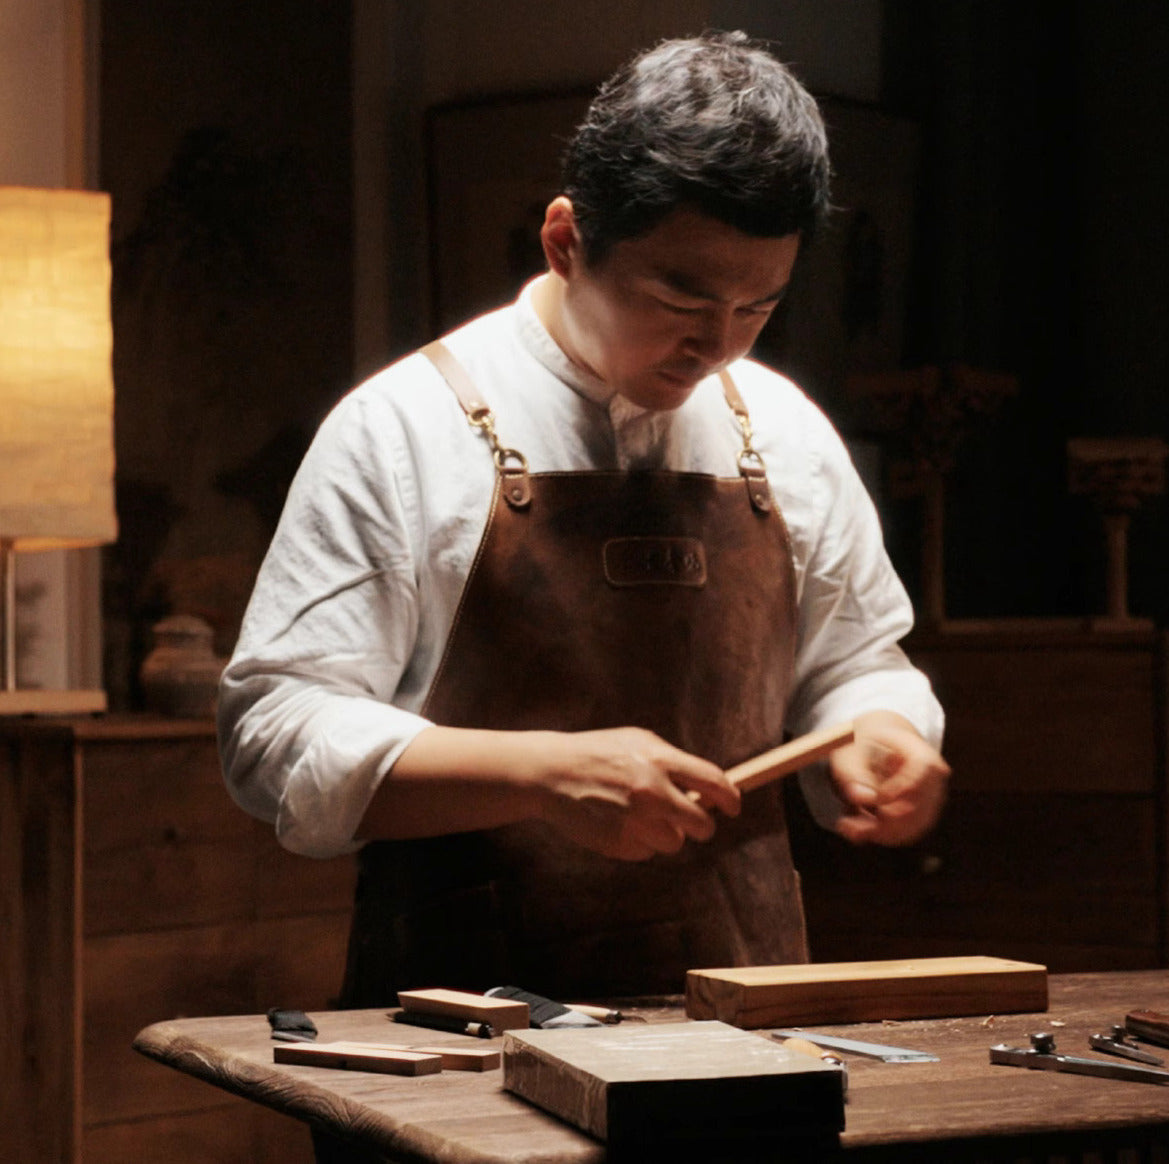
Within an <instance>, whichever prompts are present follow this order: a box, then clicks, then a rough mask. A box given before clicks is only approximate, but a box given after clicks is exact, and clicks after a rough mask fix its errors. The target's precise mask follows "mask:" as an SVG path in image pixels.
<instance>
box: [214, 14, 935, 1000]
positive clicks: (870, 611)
mask: <svg viewBox="0 0 1169 1164" xmlns="http://www.w3.org/2000/svg"><path fill="white" fill-rule="evenodd" d="M828 172H829V171H828V158H827V151H826V145H825V137H824V130H823V126H822V123H821V121H820V117H819V114H818V112H817V110H816V107H815V103H814V102H813V101H812V99H811V98H810V97H809V96H808V94H807V93H806V92H805V91H804V90H803V89H802V88H801V87H800V86H799V84H798V82H796V81H795V79H794V78H793V77H792V76H791V75H790V74H789V73H788V72H787V70H786V69H784V68H783V66H781V65H780V64H779V63H778V62H776V61H775V60H774V59H773V58H772V57H770V56H769V55H768V54H767V53H766V52H764V51H762V50H761V49H758V48H756V47H754V46H752V45H751V44H749V43H748V42H747V40H746V38H745V37H743V36H742V34H729V35H708V36H706V37H704V38H700V39H696V40H684V41H675V42H666V43H664V44H662V45H660V46H658V48H656V49H654V50H651V51H650V52H648V53H646V54H643V55H642V56H640V57H638V58H637V59H635V60H634V61H633V62H631V63H630V64H629V65H628V66H626V67H625V68H624V69H623V70H621V71H620V72H619V73H618V74H617V75H616V76H615V77H614V78H613V79H612V80H611V81H610V82H609V83H608V84H606V86H604V87H603V89H602V90H601V92H600V94H599V95H598V97H597V99H596V101H595V102H594V103H593V105H592V107H591V109H590V111H589V114H588V116H587V118H586V121H585V122H584V124H583V125H582V126H581V127H580V129H579V130H578V132H577V134H576V137H575V139H574V140H573V142H572V144H571V145H570V147H569V149H568V152H567V155H566V160H565V173H564V187H563V193H562V194H561V195H560V196H559V197H557V198H556V199H554V200H553V202H552V203H551V204H550V205H549V207H548V209H547V213H546V215H545V220H544V225H543V229H542V232H541V239H542V243H543V248H544V253H545V256H546V259H547V263H548V271H547V273H546V274H545V275H544V276H542V277H541V278H539V279H537V280H535V281H534V282H533V283H531V284H529V285H528V286H527V287H526V288H525V289H524V291H523V292H522V294H521V296H520V298H519V300H518V301H517V303H516V304H515V305H513V306H510V307H507V308H504V309H502V310H501V311H498V312H494V313H491V314H489V315H486V316H484V317H481V318H480V319H477V320H474V321H472V322H471V323H469V324H467V325H466V326H464V327H463V328H460V329H459V330H458V331H456V332H454V333H452V334H451V335H449V336H447V337H446V338H445V340H444V342H443V343H442V344H440V345H431V346H430V347H428V348H427V349H424V351H423V352H422V353H416V354H414V355H412V356H409V357H408V358H406V359H404V360H402V361H400V362H398V363H396V364H394V365H392V366H391V367H390V368H388V369H386V370H385V371H383V372H382V373H380V374H379V375H377V376H375V377H373V379H372V380H370V381H369V382H367V383H366V384H364V385H363V386H361V387H360V388H358V389H357V390H355V391H354V392H353V393H351V394H350V395H349V396H348V397H347V398H346V399H345V400H343V401H342V402H341V403H340V405H339V406H338V407H337V408H336V409H335V410H334V412H333V413H332V414H331V415H330V416H329V417H328V418H327V419H326V421H325V423H324V424H323V425H322V427H321V430H320V432H319V434H318V436H317V438H316V440H315V441H314V444H313V447H312V448H311V449H310V451H309V453H308V454H307V456H306V458H305V461H304V464H303V466H302V468H301V471H300V473H299V474H298V476H297V479H296V481H295V483H294V485H293V487H292V490H291V491H290V495H289V499H288V503H287V506H286V509H285V512H284V515H283V517H282V519H281V522H280V526H279V528H278V530H277V533H276V536H275V538H274V540H273V544H272V548H271V550H270V552H269V555H268V557H267V559H266V561H265V563H264V566H263V569H262V570H261V573H260V576H259V579H258V581H257V585H256V591H255V594H254V596H253V599H252V602H251V605H250V607H249V610H248V614H247V617H246V619H245V623H244V627H243V631H242V634H241V637H240V641H239V645H238V647H237V650H236V653H235V657H234V658H233V660H232V662H231V664H230V666H229V668H228V670H227V672H226V674H225V677H224V681H223V686H222V691H221V700H220V729H221V740H222V752H223V759H224V766H225V771H226V774H227V779H228V782H229V785H230V787H231V789H232V791H233V794H234V795H235V796H236V798H237V799H238V800H239V802H240V803H241V804H242V805H243V806H244V807H246V808H248V809H249V810H250V811H252V812H254V813H256V814H257V815H259V816H261V817H264V818H266V819H268V820H271V821H273V822H274V823H275V825H276V829H277V832H278V835H279V836H280V839H281V841H282V842H283V843H284V844H285V845H286V846H287V847H289V848H291V849H293V850H294V851H298V852H303V853H306V854H311V855H321V856H325V855H331V854H335V853H339V852H344V851H348V850H351V849H353V848H355V847H357V846H358V845H361V844H362V843H363V842H369V843H366V844H364V847H363V848H362V849H361V855H360V860H361V880H360V884H359V888H358V900H357V907H356V912H355V918H354V929H353V935H352V939H351V943H350V958H349V969H348V973H347V983H346V990H345V1002H346V1003H347V1004H349V1005H366V1006H373V1005H381V1004H387V1003H392V1002H393V1001H394V997H393V996H394V992H395V991H396V990H398V989H404V988H409V987H419V986H434V985H445V986H462V987H467V988H478V989H486V988H488V987H490V986H494V985H500V984H502V983H504V982H513V983H518V984H520V985H522V986H525V987H527V988H529V989H532V990H535V991H538V992H541V993H544V994H547V995H551V996H554V997H555V996H559V997H570V996H572V997H585V996H590V995H591V996H597V997H601V996H615V995H628V994H634V993H645V992H661V991H668V992H677V991H679V990H681V988H682V985H683V982H684V975H685V971H686V969H688V968H690V967H695V966H712V965H727V964H750V963H755V964H761V963H774V962H785V961H798V960H806V959H807V956H808V955H807V948H806V944H805V938H804V927H803V915H802V907H801V905H800V897H799V885H798V879H797V876H796V874H795V871H794V870H793V869H792V865H791V856H790V852H789V849H788V844H787V837H786V831H785V826H784V820H783V808H782V799H781V798H780V797H779V795H778V793H777V791H776V789H775V788H774V787H771V788H766V789H760V790H757V791H756V792H753V793H750V794H748V795H747V796H745V797H743V798H742V801H741V803H740V797H739V794H738V793H737V791H736V790H735V789H734V788H733V787H732V786H731V785H730V784H729V782H728V781H727V779H726V777H725V776H724V774H723V769H724V768H726V767H728V766H730V765H731V764H733V763H736V762H738V761H741V760H744V759H747V758H749V757H750V756H752V755H754V754H757V753H759V752H761V751H763V750H765V749H767V748H769V747H772V746H774V745H776V744H778V743H780V742H781V741H782V739H783V738H784V735H785V733H800V732H804V731H808V730H812V729H814V728H817V727H824V726H828V725H830V724H834V723H837V722H840V721H844V720H850V719H851V720H854V721H855V723H856V741H855V743H853V744H852V745H850V746H849V747H846V748H842V749H839V750H838V751H837V752H835V753H834V754H833V755H832V757H831V759H830V762H829V772H828V775H827V776H825V775H824V774H823V773H821V774H820V780H821V787H820V788H819V799H820V801H821V802H823V801H825V799H829V800H832V801H834V803H836V804H837V806H838V808H839V815H838V819H837V821H836V824H835V827H836V828H837V829H838V830H839V831H840V832H841V833H842V834H843V835H845V836H846V837H849V838H850V839H852V840H854V841H857V842H864V841H877V842H883V843H892V844H898V843H904V842H908V841H911V840H913V839H914V838H916V837H917V836H919V835H921V833H923V832H924V831H925V830H926V829H928V828H929V827H930V826H931V825H932V824H933V822H934V820H935V818H936V816H937V813H938V811H939V809H940V806H941V802H942V797H943V788H944V782H945V777H946V775H947V772H948V770H947V768H946V765H945V763H944V761H943V760H942V758H941V756H940V755H939V754H938V751H937V747H938V744H939V741H940V735H941V712H940V709H939V707H938V705H937V703H936V701H935V700H934V698H933V695H932V693H931V692H930V689H929V684H928V682H927V681H926V680H925V678H924V677H923V676H922V675H921V674H920V673H918V672H917V671H916V670H914V669H913V668H912V667H911V666H910V665H909V663H908V662H907V661H906V659H905V657H904V656H903V654H902V653H901V651H900V650H899V648H898V647H897V645H896V644H897V641H898V640H899V639H900V638H901V636H902V635H904V633H905V632H906V631H907V630H908V629H909V627H910V625H911V622H912V617H911V610H910V608H909V604H908V601H907V599H906V596H905V594H904V591H903V589H902V587H901V586H900V583H899V582H898V580H897V578H896V576H895V574H894V573H893V570H892V568H891V566H890V564H889V562H888V559H887V557H886V555H885V552H884V548H883V546H882V542H881V535H880V529H879V526H878V523H877V519H876V515H875V512H874V510H873V507H872V504H871V502H870V501H869V499H868V497H867V495H866V494H865V492H864V489H863V488H862V486H861V484H860V482H859V480H858V478H857V476H856V473H855V472H854V470H853V468H852V465H851V463H850V462H849V459H848V456H847V453H846V452H845V450H844V447H843V445H842V444H841V442H840V440H839V438H838V437H837V436H836V434H835V433H834V432H833V431H832V429H831V427H830V426H829V424H828V423H827V421H826V420H825V419H824V418H823V416H822V415H821V414H820V413H819V411H818V410H817V409H816V408H815V407H814V406H813V405H812V404H811V403H810V402H809V401H808V400H807V399H806V398H805V397H804V396H803V395H802V394H801V393H800V392H799V390H798V389H797V388H796V387H795V386H794V385H792V384H791V383H790V382H789V381H787V380H785V379H784V378H782V377H781V376H779V375H777V374H776V373H774V372H772V371H770V370H768V369H765V368H764V367H762V366H761V365H759V364H756V363H754V362H752V361H749V360H747V359H746V358H745V357H746V355H747V353H748V351H749V350H750V348H751V346H752V344H753V343H754V341H755V339H756V337H757V335H758V334H759V331H760V329H761V328H762V327H763V325H764V323H765V322H766V320H767V318H768V316H769V315H770V313H771V311H772V310H773V309H774V307H775V306H776V304H777V303H778V302H779V301H780V299H781V298H782V296H783V295H784V293H785V290H786V287H787V284H788V281H789V279H790V276H791V271H792V266H793V264H794V262H795V260H796V256H797V253H798V251H799V247H800V245H801V240H802V239H803V238H804V237H805V236H806V235H807V234H808V233H809V232H810V231H811V230H812V229H813V228H814V226H815V223H816V221H817V219H818V218H819V217H820V216H821V215H822V213H823V212H824V209H825V207H826V206H827V202H828ZM812 787H813V791H815V783H814V782H813V783H812Z"/></svg>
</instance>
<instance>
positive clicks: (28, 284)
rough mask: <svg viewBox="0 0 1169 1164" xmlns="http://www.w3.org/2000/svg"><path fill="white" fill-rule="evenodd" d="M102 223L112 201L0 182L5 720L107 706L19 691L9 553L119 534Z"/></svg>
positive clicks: (79, 697)
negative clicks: (29, 713)
mask: <svg viewBox="0 0 1169 1164" xmlns="http://www.w3.org/2000/svg"><path fill="white" fill-rule="evenodd" d="M109 224H110V200H109V197H108V195H105V194H99V193H92V192H88V191H80V190H33V189H26V188H23V187H13V186H0V559H2V561H3V565H2V566H0V581H2V582H3V589H4V613H3V618H2V620H0V634H2V637H3V646H4V651H3V660H2V665H3V671H2V674H0V678H2V680H3V682H2V683H0V714H3V713H12V712H16V711H46V710H61V711H80V710H99V709H100V708H99V707H98V706H95V705H96V704H100V707H104V705H105V698H104V694H103V693H101V692H88V693H77V692H74V693H66V692H59V693H51V692H31V691H30V692H17V691H16V678H15V671H16V667H15V577H14V575H15V571H14V563H13V556H14V554H15V553H16V552H24V551H32V550H46V549H59V548H66V547H76V546H95V545H100V544H102V543H104V542H111V541H113V540H114V539H115V538H116V537H117V518H116V514H115V510H114V441H113V410H114V382H113V371H112V352H113V331H112V327H111V323H110V261H109ZM54 694H56V695H57V696H70V695H71V696H72V698H64V699H56V700H54V699H53V696H54Z"/></svg>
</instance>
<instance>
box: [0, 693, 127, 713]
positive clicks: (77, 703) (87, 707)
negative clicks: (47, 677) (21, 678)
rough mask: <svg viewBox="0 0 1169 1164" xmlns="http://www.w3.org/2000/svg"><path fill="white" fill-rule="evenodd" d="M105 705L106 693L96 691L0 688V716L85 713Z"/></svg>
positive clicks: (104, 707) (102, 707)
mask: <svg viewBox="0 0 1169 1164" xmlns="http://www.w3.org/2000/svg"><path fill="white" fill-rule="evenodd" d="M106 708H107V703H106V693H105V692H104V691H101V690H96V691H47V690H41V689H39V688H28V689H26V690H17V691H0V716H4V715H88V714H90V713H92V712H95V711H105V710H106Z"/></svg>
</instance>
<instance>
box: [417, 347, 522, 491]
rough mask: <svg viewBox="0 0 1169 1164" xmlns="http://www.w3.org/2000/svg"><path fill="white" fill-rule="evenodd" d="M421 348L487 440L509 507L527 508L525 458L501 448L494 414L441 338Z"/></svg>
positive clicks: (469, 419)
mask: <svg viewBox="0 0 1169 1164" xmlns="http://www.w3.org/2000/svg"><path fill="white" fill-rule="evenodd" d="M420 350H421V352H422V354H423V355H424V356H425V357H426V358H427V359H428V360H429V361H430V362H431V363H432V364H433V365H434V366H435V368H437V369H438V374H439V375H440V376H441V377H442V378H443V379H444V380H445V381H446V382H447V384H448V385H449V386H450V389H451V391H452V392H454V394H455V397H456V398H457V400H458V402H459V405H460V406H461V407H462V409H463V412H464V413H466V416H467V421H468V423H469V424H471V426H472V427H474V428H477V429H479V430H480V431H481V432H482V433H483V435H484V436H485V437H486V438H487V440H488V442H489V443H490V445H491V454H492V456H493V457H494V458H495V468H496V471H497V472H498V474H499V485H500V489H501V491H502V493H503V498H504V500H505V501H506V502H507V503H508V505H510V506H511V507H512V509H526V508H527V507H528V506H529V505H530V504H531V503H532V488H531V484H530V482H529V480H528V462H527V458H526V457H524V455H523V453H521V452H518V451H517V450H516V449H507V448H504V447H503V445H501V444H500V443H499V437H498V436H497V435H496V432H495V414H494V413H493V412H492V411H491V409H490V408H489V407H488V406H487V405H486V404H485V403H484V402H483V401H482V400H481V399H479V397H478V396H477V395H476V392H475V385H474V384H473V383H472V382H471V377H470V376H468V375H467V373H466V372H465V371H464V369H463V365H462V364H460V363H459V361H458V360H456V359H455V357H454V356H453V355H451V351H450V349H449V348H448V347H447V346H446V344H444V343H443V342H442V341H441V340H432V341H431V342H430V343H428V344H427V345H426V346H425V347H424V348H421V349H420Z"/></svg>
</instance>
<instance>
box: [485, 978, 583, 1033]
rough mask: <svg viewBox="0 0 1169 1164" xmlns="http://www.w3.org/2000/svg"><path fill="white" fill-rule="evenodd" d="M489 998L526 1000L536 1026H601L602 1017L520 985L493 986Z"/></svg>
mask: <svg viewBox="0 0 1169 1164" xmlns="http://www.w3.org/2000/svg"><path fill="white" fill-rule="evenodd" d="M483 993H484V995H485V996H486V997H487V998H510V999H514V1000H515V1001H516V1002H526V1003H527V1004H528V1012H529V1014H530V1016H531V1024H532V1026H534V1027H543V1028H545V1029H547V1030H553V1029H555V1028H558V1027H599V1026H600V1025H601V1021H602V1020H601V1019H600V1018H599V1017H596V1016H594V1015H590V1014H589V1013H588V1012H587V1011H583V1010H578V1009H577V1008H576V1007H568V1006H565V1005H564V1003H562V1002H554V1001H553V1000H552V999H550V998H545V997H544V996H543V995H542V994H533V993H532V992H531V991H530V990H523V989H521V988H520V987H518V986H493V987H492V988H491V989H490V990H485V991H484V992H483Z"/></svg>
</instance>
